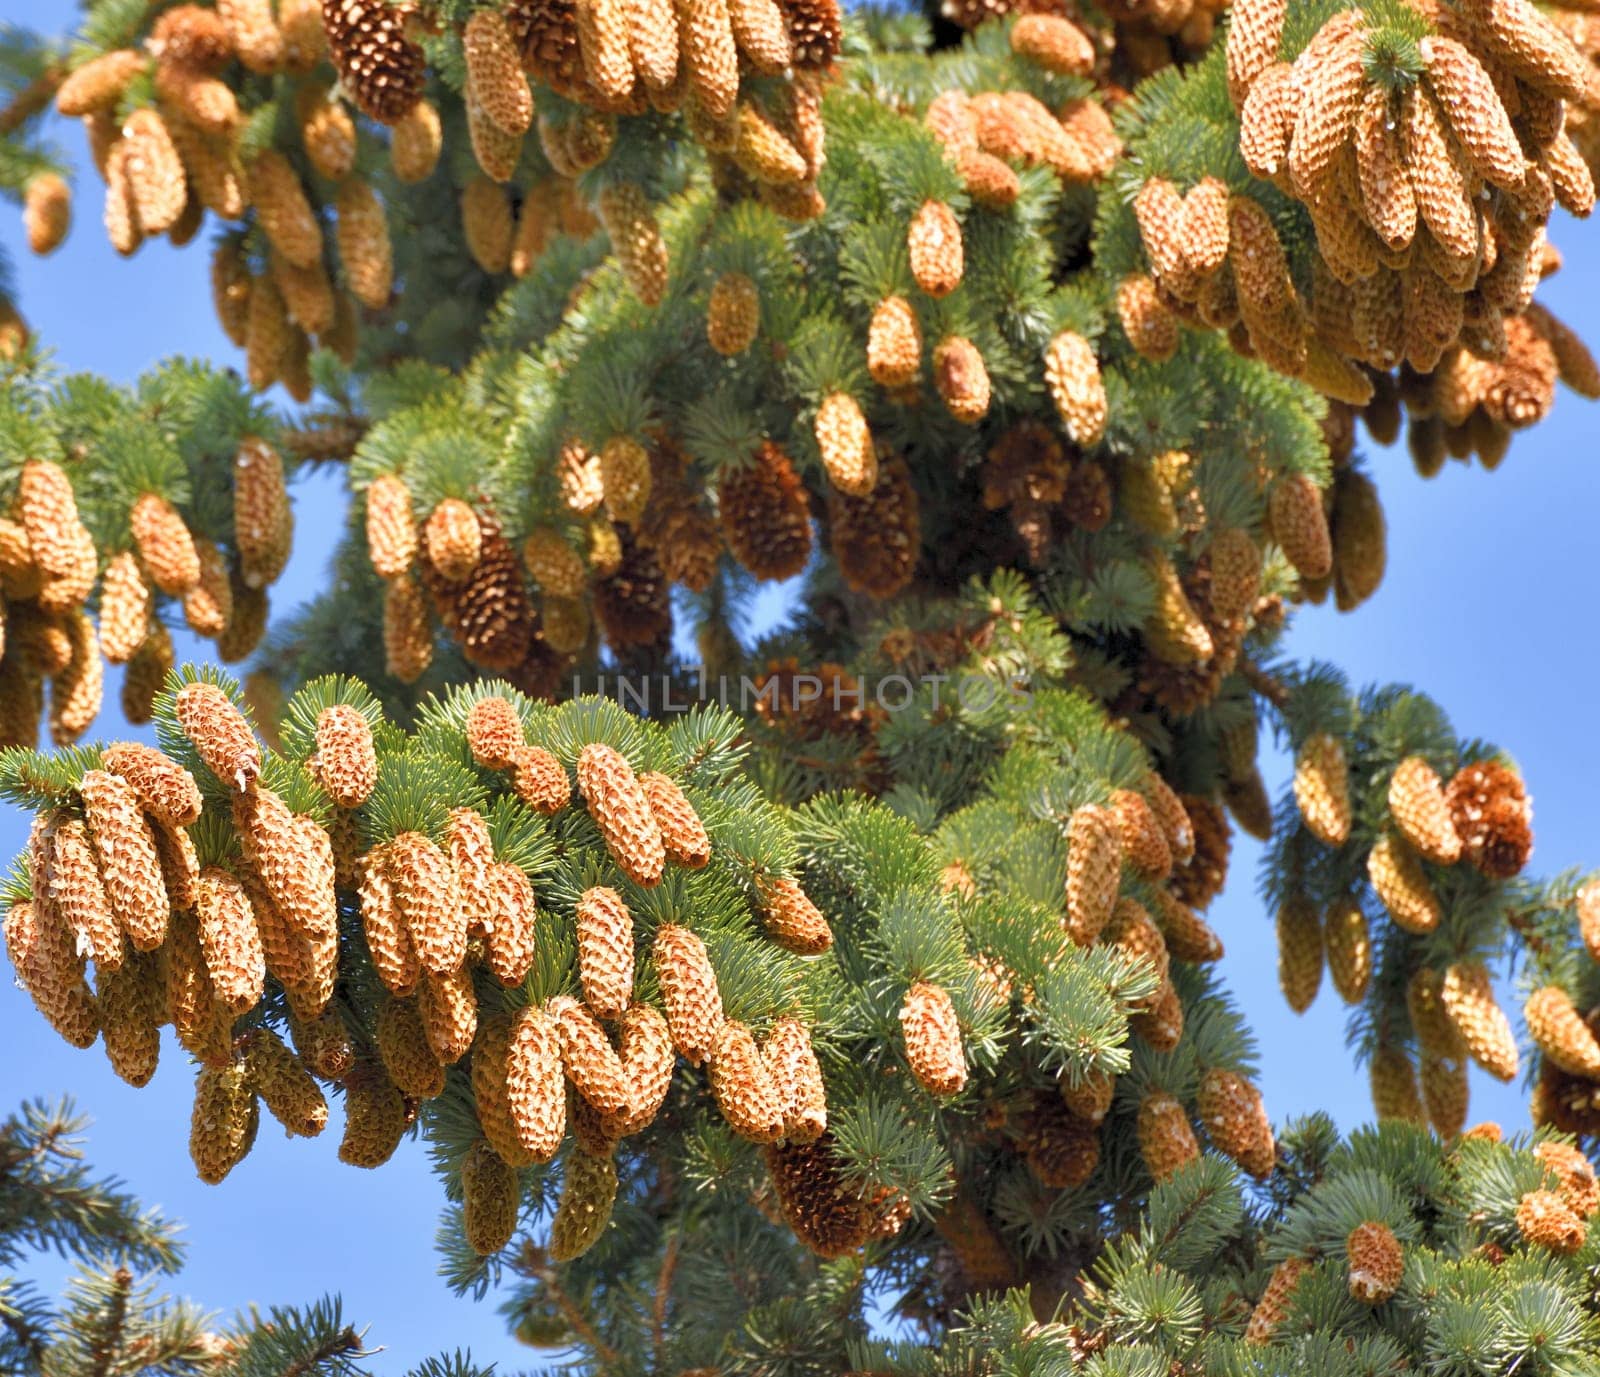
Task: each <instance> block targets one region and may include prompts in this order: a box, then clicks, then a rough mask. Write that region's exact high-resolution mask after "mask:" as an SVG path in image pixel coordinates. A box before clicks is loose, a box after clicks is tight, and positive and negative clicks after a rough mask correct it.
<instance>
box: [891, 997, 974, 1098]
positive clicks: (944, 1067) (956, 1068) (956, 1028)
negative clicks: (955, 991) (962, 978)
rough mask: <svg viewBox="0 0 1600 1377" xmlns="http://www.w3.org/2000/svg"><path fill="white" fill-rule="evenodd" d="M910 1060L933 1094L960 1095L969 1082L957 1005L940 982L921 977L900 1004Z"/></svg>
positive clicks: (907, 1053) (903, 1033)
mask: <svg viewBox="0 0 1600 1377" xmlns="http://www.w3.org/2000/svg"><path fill="white" fill-rule="evenodd" d="M900 1032H901V1035H902V1036H903V1037H904V1038H905V1051H906V1062H907V1064H908V1065H909V1066H910V1067H911V1074H912V1075H913V1076H915V1077H916V1080H917V1083H918V1084H919V1085H920V1086H921V1087H922V1088H923V1089H924V1090H926V1091H927V1092H928V1093H929V1094H930V1095H941V1096H942V1095H956V1094H959V1093H960V1092H961V1091H962V1089H963V1088H965V1086H966V1083H967V1060H966V1052H965V1049H964V1048H963V1047H962V1043H961V1026H960V1024H959V1022H958V1021H957V1018H956V1010H955V1005H954V1004H952V1003H951V1001H950V996H949V994H948V993H947V992H946V991H945V990H944V989H943V988H941V987H940V986H938V985H933V984H929V983H928V982H926V981H918V982H917V983H916V984H914V985H912V986H911V988H910V989H909V990H907V991H906V997H905V1001H904V1002H903V1003H902V1004H901V1006H900Z"/></svg>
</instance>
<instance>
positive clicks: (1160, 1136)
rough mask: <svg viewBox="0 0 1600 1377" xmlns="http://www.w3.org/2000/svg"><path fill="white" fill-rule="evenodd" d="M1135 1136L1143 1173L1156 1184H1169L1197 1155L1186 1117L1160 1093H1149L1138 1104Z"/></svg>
mask: <svg viewBox="0 0 1600 1377" xmlns="http://www.w3.org/2000/svg"><path fill="white" fill-rule="evenodd" d="M1138 1136H1139V1152H1140V1155H1141V1156H1142V1157H1143V1158H1144V1164H1145V1169H1146V1170H1147V1171H1149V1173H1150V1175H1151V1176H1152V1177H1153V1178H1154V1179H1155V1181H1156V1182H1157V1184H1160V1183H1162V1182H1166V1181H1170V1180H1171V1179H1172V1178H1173V1177H1174V1176H1175V1175H1176V1174H1177V1173H1178V1172H1179V1171H1181V1170H1182V1169H1183V1168H1184V1167H1186V1166H1188V1164H1189V1163H1190V1162H1192V1161H1194V1159H1195V1158H1197V1157H1198V1156H1199V1155H1200V1144H1199V1143H1197V1142H1196V1141H1195V1136H1194V1129H1193V1128H1192V1127H1191V1126H1190V1124H1189V1115H1188V1114H1187V1112H1186V1111H1185V1110H1184V1107H1183V1106H1182V1105H1181V1104H1179V1103H1178V1101H1177V1100H1175V1099H1173V1098H1172V1096H1171V1095H1168V1094H1166V1093H1164V1092H1163V1091H1159V1090H1157V1091H1152V1092H1151V1093H1149V1094H1148V1095H1146V1096H1145V1097H1144V1099H1143V1100H1142V1101H1140V1104H1139V1118H1138Z"/></svg>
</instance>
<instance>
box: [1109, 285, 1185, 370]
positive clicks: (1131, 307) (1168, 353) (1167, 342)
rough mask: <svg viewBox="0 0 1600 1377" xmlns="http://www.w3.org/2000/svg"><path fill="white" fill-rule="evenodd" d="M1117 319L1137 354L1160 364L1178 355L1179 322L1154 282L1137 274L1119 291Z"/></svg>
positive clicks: (1118, 289)
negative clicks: (1158, 292) (1162, 298)
mask: <svg viewBox="0 0 1600 1377" xmlns="http://www.w3.org/2000/svg"><path fill="white" fill-rule="evenodd" d="M1117 319H1118V320H1119V321H1120V322H1121V324H1122V333H1123V334H1125V335H1126V336H1127V337H1128V343H1129V344H1131V345H1132V346H1133V348H1134V351H1135V352H1136V353H1138V354H1140V355H1142V356H1143V357H1144V358H1147V359H1151V360H1153V361H1155V362H1157V363H1161V362H1165V361H1166V360H1167V359H1170V358H1171V357H1172V356H1173V355H1174V354H1176V353H1177V352H1178V318H1177V316H1175V315H1174V314H1173V313H1172V312H1171V311H1170V310H1169V309H1168V308H1167V306H1166V304H1165V303H1164V302H1163V301H1162V300H1161V298H1160V296H1159V295H1158V294H1157V292H1156V284H1155V281H1154V279H1153V278H1150V277H1148V276H1145V275H1143V274H1135V275H1133V276H1130V277H1126V278H1124V279H1123V280H1122V283H1121V285H1120V286H1119V287H1118V288H1117Z"/></svg>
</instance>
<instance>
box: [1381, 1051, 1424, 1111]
mask: <svg viewBox="0 0 1600 1377" xmlns="http://www.w3.org/2000/svg"><path fill="white" fill-rule="evenodd" d="M1368 1073H1369V1086H1370V1089H1371V1094H1372V1110H1373V1113H1374V1114H1375V1115H1376V1116H1377V1118H1378V1122H1379V1123H1382V1122H1384V1121H1385V1120H1389V1119H1396V1120H1401V1121H1403V1122H1405V1123H1413V1124H1425V1123H1426V1122H1427V1116H1426V1114H1424V1112H1423V1108H1422V1098H1421V1096H1420V1095H1419V1094H1418V1093H1417V1071H1416V1067H1415V1066H1413V1065H1412V1063H1411V1058H1410V1057H1408V1056H1407V1055H1406V1053H1405V1052H1404V1051H1403V1050H1401V1049H1400V1048H1398V1047H1380V1048H1378V1050H1377V1051H1376V1052H1374V1053H1373V1056H1372V1061H1371V1063H1370V1065H1369V1066H1368Z"/></svg>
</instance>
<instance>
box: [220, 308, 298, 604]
mask: <svg viewBox="0 0 1600 1377" xmlns="http://www.w3.org/2000/svg"><path fill="white" fill-rule="evenodd" d="M257 290H258V291H259V290H260V287H259V285H258V286H257ZM233 531H234V541H235V545H236V547H237V549H238V553H239V569H240V573H241V575H242V577H243V579H244V582H245V584H246V586H247V587H250V588H265V587H266V586H267V585H268V584H270V583H273V582H275V581H276V580H277V577H278V575H279V574H281V573H282V572H283V567H284V565H285V564H286V563H287V562H288V559H289V549H290V545H291V543H292V541H293V537H294V513H293V510H292V508H291V507H290V504H289V492H288V488H287V486H286V485H285V482H284V472H283V458H282V456H281V455H279V453H278V451H277V450H275V449H274V448H273V447H272V446H271V445H269V444H268V443H267V442H266V441H265V440H261V439H257V438H255V437H254V436H250V437H246V438H245V439H244V440H243V441H241V442H240V445H239V448H238V451H237V452H236V454H235V456H234V461H233Z"/></svg>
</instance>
